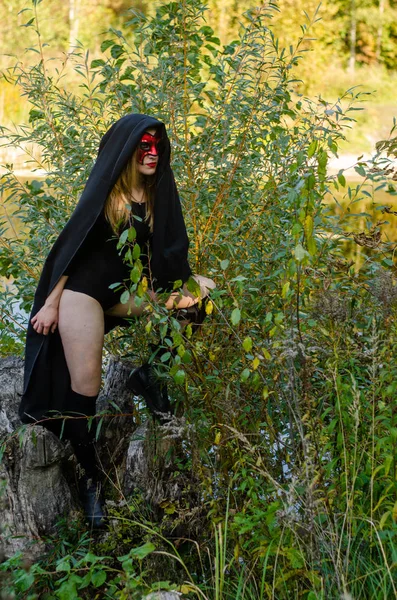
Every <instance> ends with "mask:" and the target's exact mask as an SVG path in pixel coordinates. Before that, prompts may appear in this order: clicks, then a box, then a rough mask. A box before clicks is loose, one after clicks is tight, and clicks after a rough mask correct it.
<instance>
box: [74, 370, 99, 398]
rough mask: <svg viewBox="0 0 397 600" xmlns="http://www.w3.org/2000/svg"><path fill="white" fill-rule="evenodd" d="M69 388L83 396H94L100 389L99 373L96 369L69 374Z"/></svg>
mask: <svg viewBox="0 0 397 600" xmlns="http://www.w3.org/2000/svg"><path fill="white" fill-rule="evenodd" d="M70 375H71V387H72V390H73V391H74V392H77V393H78V394H82V395H83V396H96V395H97V394H98V393H99V390H100V387H101V373H100V371H99V373H98V370H97V369H91V370H90V369H89V368H85V369H84V370H83V371H82V372H76V370H75V372H74V373H71V374H70Z"/></svg>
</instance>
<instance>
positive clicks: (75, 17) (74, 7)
mask: <svg viewBox="0 0 397 600" xmlns="http://www.w3.org/2000/svg"><path fill="white" fill-rule="evenodd" d="M79 11H80V0H69V52H73V49H74V47H75V45H76V40H77V36H78V35H79V18H80V15H79Z"/></svg>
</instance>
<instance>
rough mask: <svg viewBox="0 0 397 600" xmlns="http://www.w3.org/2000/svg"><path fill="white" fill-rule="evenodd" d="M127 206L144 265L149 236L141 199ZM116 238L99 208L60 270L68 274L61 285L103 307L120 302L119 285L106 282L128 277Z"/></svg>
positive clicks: (115, 281)
mask: <svg viewBox="0 0 397 600" xmlns="http://www.w3.org/2000/svg"><path fill="white" fill-rule="evenodd" d="M131 206H132V210H131V215H132V219H131V224H132V225H133V226H134V228H135V230H136V243H137V244H139V247H140V249H141V257H140V259H141V261H142V263H143V264H144V265H145V264H147V262H148V251H149V249H150V242H151V237H152V236H151V232H150V228H149V225H148V223H147V221H145V220H144V219H145V216H146V207H145V204H144V203H142V204H138V203H137V202H132V203H131ZM129 226H130V223H127V224H126V226H125V227H124V229H126V228H128V227H129ZM120 233H121V232H120ZM117 242H118V235H116V234H115V233H114V231H113V229H112V227H111V226H110V223H109V222H108V221H107V220H106V218H105V215H104V212H103V211H102V212H101V214H100V215H99V217H98V219H97V220H96V222H95V224H94V225H93V227H92V229H91V231H90V232H89V234H88V235H87V237H86V239H85V240H84V242H83V244H82V246H81V248H80V249H79V250H78V252H77V254H76V255H75V256H74V258H73V260H72V262H71V263H70V264H69V266H68V268H67V269H66V271H64V275H68V280H67V282H66V284H65V288H64V289H66V290H72V291H74V292H81V293H83V294H87V295H88V296H91V297H92V298H95V300H97V301H98V302H99V304H100V305H101V306H102V309H103V311H106V310H108V309H109V308H111V307H112V306H114V305H115V304H117V303H118V302H120V294H121V291H120V289H118V290H117V291H116V290H114V289H110V288H109V286H110V285H111V284H114V283H118V282H120V283H121V282H123V281H124V280H126V279H127V280H128V279H129V271H130V267H129V266H128V265H127V264H126V263H125V262H123V259H122V256H121V255H120V250H118V249H117Z"/></svg>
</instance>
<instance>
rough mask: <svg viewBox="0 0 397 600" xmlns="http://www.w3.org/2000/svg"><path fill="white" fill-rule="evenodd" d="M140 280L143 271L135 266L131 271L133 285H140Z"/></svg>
mask: <svg viewBox="0 0 397 600" xmlns="http://www.w3.org/2000/svg"><path fill="white" fill-rule="evenodd" d="M140 278H141V270H140V269H139V268H138V267H137V266H135V267H134V268H133V269H131V273H130V279H131V281H132V282H133V283H138V281H139V280H140Z"/></svg>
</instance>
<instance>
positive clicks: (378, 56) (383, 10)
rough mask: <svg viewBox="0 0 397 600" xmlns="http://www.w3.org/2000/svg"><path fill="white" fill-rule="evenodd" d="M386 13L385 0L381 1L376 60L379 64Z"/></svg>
mask: <svg viewBox="0 0 397 600" xmlns="http://www.w3.org/2000/svg"><path fill="white" fill-rule="evenodd" d="M384 13H385V0H379V27H378V32H377V37H376V60H377V62H378V63H379V62H380V59H381V53H382V37H383V15H384Z"/></svg>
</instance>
